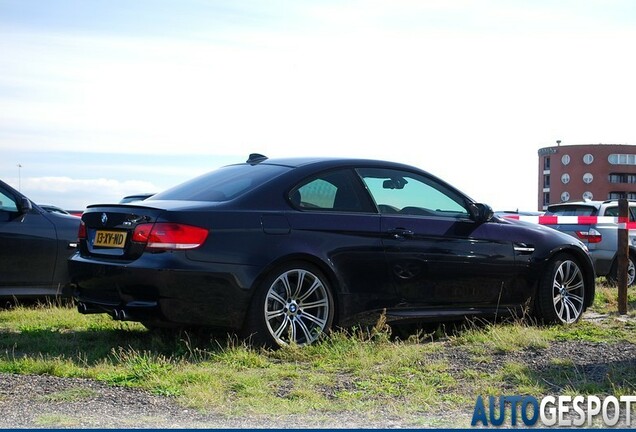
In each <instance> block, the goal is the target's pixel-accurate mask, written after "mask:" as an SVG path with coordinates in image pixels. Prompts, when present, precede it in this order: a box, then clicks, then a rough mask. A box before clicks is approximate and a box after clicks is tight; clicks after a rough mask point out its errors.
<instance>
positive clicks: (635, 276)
mask: <svg viewBox="0 0 636 432" xmlns="http://www.w3.org/2000/svg"><path fill="white" fill-rule="evenodd" d="M605 279H607V282H608V283H609V284H611V285H617V284H618V259H616V260H614V264H612V270H611V271H610V273H609V274H608V275H607V276H606V277H605ZM634 282H636V262H635V261H634V256H633V255H632V254H631V253H630V254H629V256H628V257H627V286H632V285H634Z"/></svg>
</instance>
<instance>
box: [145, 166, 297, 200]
mask: <svg viewBox="0 0 636 432" xmlns="http://www.w3.org/2000/svg"><path fill="white" fill-rule="evenodd" d="M289 169H290V168H289V167H284V166H279V165H264V164H258V165H230V166H226V167H222V168H219V169H217V170H214V171H212V172H209V173H207V174H204V175H202V176H200V177H196V178H194V179H192V180H189V181H187V182H185V183H182V184H180V185H178V186H175V187H173V188H171V189H168V190H166V191H164V192H161V193H158V194H156V195H153V196H152V197H150V198H148V201H154V200H177V201H229V200H231V199H234V198H236V197H238V196H239V195H242V194H243V193H245V192H247V191H249V190H252V189H254V188H255V187H257V186H260V185H262V184H263V183H265V182H267V181H269V180H271V179H272V178H274V177H277V176H278V175H280V174H282V173H284V172H286V171H288V170H289Z"/></svg>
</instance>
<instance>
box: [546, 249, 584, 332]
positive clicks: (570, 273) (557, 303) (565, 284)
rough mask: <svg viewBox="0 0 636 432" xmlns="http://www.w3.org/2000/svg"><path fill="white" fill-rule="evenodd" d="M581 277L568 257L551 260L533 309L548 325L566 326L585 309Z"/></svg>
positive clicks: (582, 278) (572, 260) (580, 272)
mask: <svg viewBox="0 0 636 432" xmlns="http://www.w3.org/2000/svg"><path fill="white" fill-rule="evenodd" d="M584 305H585V276H584V275H583V272H582V271H581V268H580V267H579V264H578V263H577V261H576V260H574V259H573V258H572V257H570V256H569V255H565V254H563V255H559V256H557V257H555V258H553V259H552V260H551V261H550V262H549V263H548V266H547V267H546V272H545V274H544V275H543V276H542V277H541V280H540V282H539V290H538V293H537V309H538V315H539V318H541V319H543V320H544V321H545V322H548V323H564V324H570V323H574V322H576V321H578V320H579V319H580V318H581V315H582V314H583V311H584V310H585V306H584Z"/></svg>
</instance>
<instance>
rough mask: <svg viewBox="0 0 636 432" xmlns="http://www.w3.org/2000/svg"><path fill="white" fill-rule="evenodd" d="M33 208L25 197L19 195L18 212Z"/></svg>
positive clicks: (26, 211) (21, 212)
mask: <svg viewBox="0 0 636 432" xmlns="http://www.w3.org/2000/svg"><path fill="white" fill-rule="evenodd" d="M31 210H33V205H32V204H31V201H29V199H28V198H26V197H21V198H20V200H19V201H18V213H20V214H25V213H28V212H30V211H31Z"/></svg>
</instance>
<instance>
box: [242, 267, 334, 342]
mask: <svg viewBox="0 0 636 432" xmlns="http://www.w3.org/2000/svg"><path fill="white" fill-rule="evenodd" d="M333 315H334V302H333V295H332V293H331V289H330V287H329V282H328V280H327V278H326V277H325V276H324V275H323V274H322V272H321V271H320V270H319V269H318V268H316V267H315V266H313V265H310V264H305V263H295V264H293V265H287V266H285V267H282V268H280V269H279V270H277V271H275V272H272V273H271V274H270V275H269V276H268V277H267V278H266V279H265V280H264V281H263V283H261V285H260V286H259V288H258V290H257V292H256V294H255V297H254V300H253V302H252V306H251V308H250V313H249V316H248V320H247V329H246V331H247V333H249V337H250V338H251V339H252V341H254V342H257V343H258V344H263V345H267V346H284V345H289V344H296V345H309V344H311V343H313V342H315V341H316V340H317V339H318V338H319V337H320V335H321V334H322V333H325V332H327V331H329V330H330V329H331V325H332V322H333Z"/></svg>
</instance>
